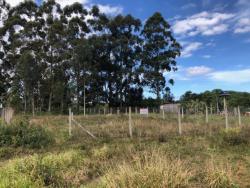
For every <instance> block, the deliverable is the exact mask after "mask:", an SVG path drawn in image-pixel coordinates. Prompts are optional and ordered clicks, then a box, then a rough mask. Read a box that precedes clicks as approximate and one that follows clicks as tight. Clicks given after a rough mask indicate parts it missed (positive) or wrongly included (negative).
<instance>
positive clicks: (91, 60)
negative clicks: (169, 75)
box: [0, 0, 181, 113]
mask: <svg viewBox="0 0 250 188" xmlns="http://www.w3.org/2000/svg"><path fill="white" fill-rule="evenodd" d="M0 16H1V21H2V23H0V45H1V46H0V51H1V52H0V59H1V60H0V63H1V74H0V92H1V93H0V94H1V98H2V101H3V103H4V104H5V105H11V106H13V107H15V108H16V109H17V110H23V111H32V112H33V113H34V112H35V111H48V112H52V111H59V112H63V111H66V110H67V108H68V107H69V106H72V105H74V106H76V108H77V110H79V108H80V107H81V106H83V107H84V106H97V105H103V104H107V105H109V106H111V107H112V106H113V107H116V106H121V107H122V106H129V105H130V106H140V105H141V102H142V100H143V93H144V88H147V89H148V88H149V89H150V90H151V92H153V93H154V94H155V95H156V96H157V99H158V100H159V101H160V100H161V99H162V97H163V96H164V95H165V96H168V95H169V88H168V84H173V83H174V81H173V80H166V79H165V77H164V73H165V72H169V71H176V70H177V67H176V60H175V59H176V57H178V56H180V48H181V47H180V45H179V43H178V42H177V41H176V39H175V38H174V37H173V35H172V33H171V28H170V25H169V24H168V22H167V21H166V20H165V19H164V18H163V17H162V15H161V14H160V13H155V14H153V15H152V16H151V17H150V18H148V19H147V21H146V22H145V24H142V22H141V20H139V19H137V18H134V17H133V16H131V15H117V16H113V17H111V16H109V15H105V14H104V13H101V12H100V11H99V9H98V7H97V6H93V7H92V8H91V9H90V10H87V9H85V8H84V7H83V6H82V5H81V4H79V3H74V4H72V5H70V6H66V7H64V8H62V7H60V5H59V4H57V3H56V2H55V1H54V0H48V1H44V2H43V3H42V4H41V5H37V4H36V3H34V2H33V1H24V2H23V3H21V4H19V5H18V6H16V7H11V8H10V7H9V6H8V4H7V3H6V2H5V1H3V0H0ZM1 25H2V26H1Z"/></svg>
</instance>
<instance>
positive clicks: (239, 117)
mask: <svg viewBox="0 0 250 188" xmlns="http://www.w3.org/2000/svg"><path fill="white" fill-rule="evenodd" d="M238 119H239V126H241V112H240V107H239V106H238Z"/></svg>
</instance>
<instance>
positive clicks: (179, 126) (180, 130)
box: [178, 107, 182, 135]
mask: <svg viewBox="0 0 250 188" xmlns="http://www.w3.org/2000/svg"><path fill="white" fill-rule="evenodd" d="M178 128H179V134H180V135H181V134H182V127H181V108H180V107H179V108H178Z"/></svg>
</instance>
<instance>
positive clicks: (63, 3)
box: [56, 0, 89, 7]
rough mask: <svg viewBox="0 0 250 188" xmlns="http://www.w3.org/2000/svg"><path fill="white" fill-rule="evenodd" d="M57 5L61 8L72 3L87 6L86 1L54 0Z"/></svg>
mask: <svg viewBox="0 0 250 188" xmlns="http://www.w3.org/2000/svg"><path fill="white" fill-rule="evenodd" d="M56 2H57V3H58V4H60V5H61V7H65V6H67V5H71V4H73V3H81V4H83V5H85V4H87V3H88V2H89V1H88V0H56Z"/></svg>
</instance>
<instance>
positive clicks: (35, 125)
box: [0, 114, 250, 188]
mask: <svg viewBox="0 0 250 188" xmlns="http://www.w3.org/2000/svg"><path fill="white" fill-rule="evenodd" d="M74 119H75V120H76V121H77V122H79V124H81V125H82V126H83V127H84V128H85V129H87V130H89V131H90V132H91V133H93V134H94V135H95V136H96V137H97V138H96V139H93V138H92V137H90V136H89V135H88V134H86V133H85V132H84V131H83V130H82V128H81V127H79V126H77V125H74V124H73V126H72V137H69V133H68V116H37V117H34V118H31V117H16V119H15V121H14V122H13V125H11V126H9V127H1V130H0V137H1V142H0V143H1V148H0V159H1V164H0V165H1V168H0V187H11V188H12V187H114V188H116V187H122V188H132V187H133V188H134V187H143V188H144V187H156V188H157V187H250V127H249V126H250V124H248V122H250V118H247V117H243V118H242V127H239V126H238V125H237V117H230V119H229V125H230V129H229V130H228V131H225V130H224V127H225V125H224V119H223V117H221V116H212V117H210V118H209V120H210V123H209V124H208V125H206V124H205V118H204V116H203V115H197V116H189V117H184V119H182V129H183V134H182V135H181V136H180V135H179V134H178V118H177V116H176V115H173V114H172V115H166V117H165V119H163V118H162V117H161V115H159V114H155V115H151V116H150V117H140V116H137V115H133V116H132V127H133V138H132V139H131V138H129V127H128V116H125V115H121V116H115V115H107V116H87V117H83V116H75V117H74ZM21 122H22V123H21Z"/></svg>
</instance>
